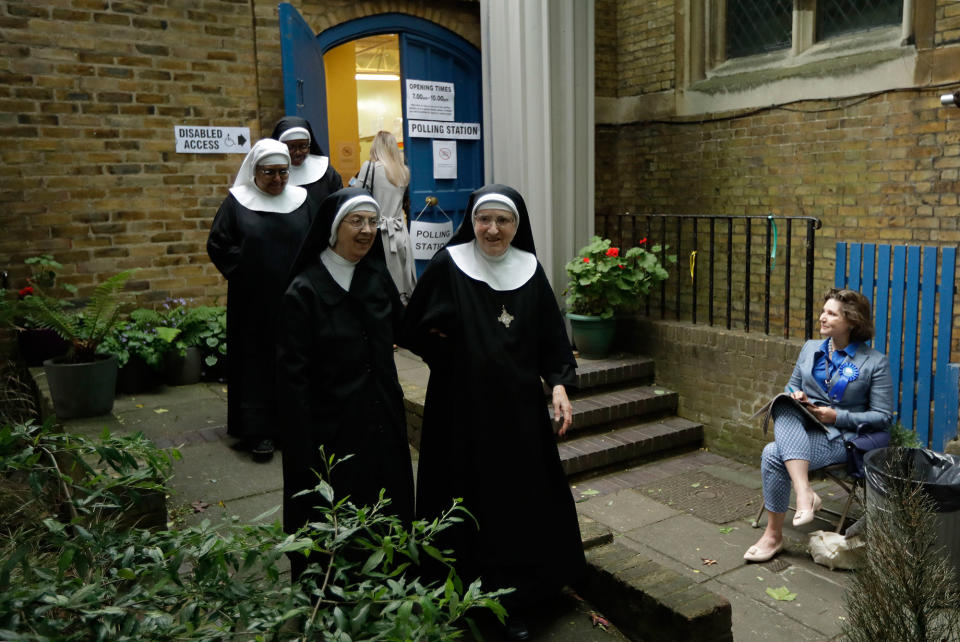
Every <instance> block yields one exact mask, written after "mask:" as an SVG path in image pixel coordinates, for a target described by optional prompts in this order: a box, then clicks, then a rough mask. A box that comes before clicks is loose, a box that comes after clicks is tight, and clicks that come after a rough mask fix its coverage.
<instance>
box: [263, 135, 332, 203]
mask: <svg viewBox="0 0 960 642" xmlns="http://www.w3.org/2000/svg"><path fill="white" fill-rule="evenodd" d="M270 138H273V139H276V140H278V141H280V142H281V143H284V144H286V146H287V149H289V151H290V184H291V185H299V186H300V187H302V188H304V189H305V190H307V194H308V195H309V196H310V198H311V199H313V201H314V202H315V204H316V205H317V206H319V205H320V203H321V202H322V201H323V199H325V198H326V197H327V196H329V195H330V194H333V193H334V192H336V191H337V190H338V189H340V188H342V187H343V179H341V178H340V174H339V173H337V170H335V169H334V168H333V165H331V164H330V158H328V157H327V156H326V155H324V153H323V150H322V149H321V148H320V143H318V142H317V137H316V136H315V135H314V133H313V128H312V127H311V126H310V123H309V122H308V121H307V120H306V119H305V118H300V117H299V116H284V117H283V118H281V119H280V120H278V121H277V124H276V126H275V127H274V128H273V133H272V134H271V135H270Z"/></svg>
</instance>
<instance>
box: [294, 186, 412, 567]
mask: <svg viewBox="0 0 960 642" xmlns="http://www.w3.org/2000/svg"><path fill="white" fill-rule="evenodd" d="M379 222H380V207H379V206H378V205H377V202H376V201H375V200H374V199H373V197H372V196H370V194H369V193H368V192H367V191H366V190H363V189H360V188H346V189H342V190H339V191H337V192H334V193H333V194H331V195H330V196H328V197H327V198H326V199H325V200H324V201H323V203H322V204H321V206H320V211H319V213H318V214H317V219H316V221H315V222H314V224H313V226H312V227H311V229H310V232H309V233H308V235H307V239H306V240H305V242H304V245H303V248H302V249H301V250H300V254H299V256H298V257H297V260H296V262H295V264H294V267H293V274H294V276H293V278H292V280H291V282H290V285H289V287H288V288H287V291H286V293H285V294H284V295H283V301H282V304H281V318H282V322H281V324H280V334H279V344H280V348H279V360H278V362H279V369H278V383H279V387H280V390H281V407H282V409H283V417H282V426H283V430H284V443H285V444H289V447H288V448H287V449H286V450H285V451H284V454H283V522H284V528H285V530H286V531H287V532H288V533H293V532H295V531H296V530H297V529H298V528H300V527H301V526H303V525H304V524H306V523H307V522H309V521H311V515H312V513H313V508H312V507H313V506H315V505H317V504H318V503H319V502H320V501H322V500H321V499H320V498H319V497H318V496H317V495H315V494H309V495H304V496H301V497H294V495H296V494H297V493H299V492H300V491H302V490H307V489H311V488H313V487H314V486H316V484H317V476H316V474H315V473H314V471H316V472H318V473H321V474H322V473H325V468H324V466H323V459H322V458H321V456H320V452H319V448H320V447H321V446H323V449H324V454H325V455H326V456H327V457H329V456H331V455H334V456H335V457H336V458H342V457H345V456H346V455H352V457H351V458H350V459H348V460H346V461H343V462H341V463H339V464H337V465H336V466H335V468H334V469H333V472H332V474H331V477H330V479H329V480H328V481H329V482H330V484H331V485H332V486H333V489H334V492H335V499H334V501H339V500H340V499H342V498H344V497H346V496H349V498H350V501H351V502H353V503H354V504H356V505H357V506H363V505H372V504H374V503H376V501H377V499H378V497H379V495H380V490H381V489H384V491H385V493H384V495H385V496H386V497H388V498H389V499H390V501H391V503H390V505H389V506H388V507H387V509H386V510H388V511H389V512H391V513H393V514H395V515H397V516H398V517H400V518H401V519H403V520H406V521H410V520H412V519H413V499H414V497H413V469H412V465H411V461H410V448H409V446H408V444H407V430H406V416H405V413H404V407H403V392H402V391H401V389H400V382H399V379H398V378H397V368H396V365H395V364H394V357H393V344H394V342H395V341H396V339H395V338H394V337H395V333H396V331H397V330H398V329H399V325H400V321H401V315H402V313H403V304H402V303H401V302H400V295H399V293H398V292H397V288H396V286H395V285H394V284H393V280H392V279H391V278H390V274H389V272H388V271H387V269H386V265H385V263H384V259H383V244H382V242H381V241H380V233H379V231H378V224H379ZM305 568H306V560H305V558H304V557H303V556H302V555H292V556H291V572H292V574H293V577H294V579H296V578H298V577H299V575H300V574H301V573H302V572H303V570H304V569H305Z"/></svg>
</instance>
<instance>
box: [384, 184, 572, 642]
mask: <svg viewBox="0 0 960 642" xmlns="http://www.w3.org/2000/svg"><path fill="white" fill-rule="evenodd" d="M467 211H468V212H469V216H467V217H466V218H464V221H463V223H462V224H461V225H460V227H459V229H458V230H457V232H456V233H455V234H454V235H453V238H452V239H451V240H450V243H449V244H448V245H447V247H446V248H445V249H444V250H442V251H440V252H439V253H438V254H437V255H436V256H435V257H434V258H433V260H432V261H431V263H430V265H429V266H427V269H426V270H425V271H424V273H423V276H422V277H421V279H420V281H419V282H418V283H417V288H416V289H415V290H414V291H413V296H412V297H411V299H410V303H409V305H408V306H407V310H406V316H405V320H404V330H403V333H402V335H401V340H400V344H401V345H404V346H407V347H409V348H410V349H411V350H413V351H414V352H415V353H417V354H418V355H420V356H421V357H423V359H424V360H425V361H426V362H427V365H429V366H430V381H429V384H428V385H427V398H426V403H425V405H424V414H423V437H422V439H421V442H420V464H419V468H418V469H417V515H418V517H419V518H423V519H427V520H432V519H434V518H435V517H437V516H438V515H440V514H441V513H442V512H443V511H444V510H446V509H447V508H448V507H449V506H450V504H451V503H452V501H453V498H454V497H462V498H463V505H464V507H465V508H466V509H467V510H469V511H471V512H472V513H473V515H474V516H475V517H476V518H477V524H478V525H479V529H478V528H476V525H475V524H474V523H473V522H472V521H470V520H465V521H464V522H463V523H461V524H458V525H457V526H456V527H454V528H452V529H450V530H449V531H445V532H444V533H443V536H444V537H446V538H447V541H445V542H443V546H444V547H446V546H449V547H451V548H453V549H454V557H456V559H457V567H458V570H459V571H460V574H461V577H463V578H464V580H465V581H470V580H472V579H473V578H474V577H476V576H478V575H479V576H480V577H482V578H483V585H484V587H485V588H488V589H489V588H503V587H515V588H516V589H517V590H516V592H514V593H511V594H509V595H507V596H505V597H504V598H503V599H502V603H503V605H504V606H505V607H506V608H507V610H508V611H509V613H510V618H509V619H508V620H507V627H506V631H505V633H506V636H507V637H508V638H509V639H514V640H524V639H527V638H528V637H529V631H528V630H527V627H526V624H525V622H524V617H525V615H526V613H527V612H528V611H530V610H531V609H533V608H534V607H537V606H538V605H539V603H540V602H542V601H545V600H547V599H549V598H550V597H554V596H557V595H559V592H560V589H561V587H562V586H563V585H564V584H572V583H574V582H575V581H576V580H577V579H578V577H579V576H580V575H581V573H582V571H583V568H584V564H585V562H584V558H583V548H582V545H581V543H580V530H579V527H578V525H577V513H576V509H575V507H574V504H573V497H572V496H571V494H570V488H569V486H568V485H567V481H566V477H565V476H564V474H563V469H562V467H561V464H560V457H559V455H558V453H557V444H556V441H555V438H554V435H553V430H551V424H550V417H549V415H548V412H547V403H548V402H547V401H546V399H545V398H544V394H543V383H542V381H541V379H542V380H543V381H545V382H546V383H547V385H548V387H549V388H550V389H551V391H552V406H553V414H554V419H555V421H556V428H557V430H558V431H559V433H560V434H563V433H564V432H565V431H566V430H567V428H569V426H570V423H571V415H572V406H571V404H570V401H569V400H568V398H567V392H566V388H567V387H568V386H571V385H574V384H575V383H576V361H575V360H574V358H573V353H572V351H571V350H570V342H569V340H568V339H567V334H566V329H565V327H564V322H563V318H562V317H561V316H560V310H559V308H558V306H557V300H556V298H555V297H554V294H553V289H552V288H551V287H550V284H549V282H548V281H547V277H546V274H545V273H544V271H543V268H542V267H541V266H540V263H539V262H538V261H537V256H536V252H535V249H534V244H533V233H532V228H531V225H530V215H529V214H528V213H527V208H526V205H525V204H524V202H523V198H522V197H521V196H520V194H519V193H518V192H517V191H516V190H514V189H512V188H510V187H507V186H505V185H489V186H487V187H484V188H482V189H479V190H477V191H476V192H474V193H473V194H472V195H471V196H470V201H469V202H468V203H467Z"/></svg>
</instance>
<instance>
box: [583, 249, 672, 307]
mask: <svg viewBox="0 0 960 642" xmlns="http://www.w3.org/2000/svg"><path fill="white" fill-rule="evenodd" d="M646 241H647V239H643V240H641V241H640V243H639V245H638V246H637V247H632V248H630V249H629V250H627V252H626V253H625V254H622V253H621V252H620V248H617V247H612V243H611V241H610V239H602V238H600V237H599V236H594V237H593V238H592V239H590V243H589V244H588V245H585V246H584V247H582V248H581V249H580V252H579V253H578V255H577V256H576V257H574V258H573V259H571V260H570V261H569V262H568V263H567V265H566V270H567V276H568V277H569V278H570V281H569V284H568V286H567V289H566V290H564V294H567V295H568V296H567V306H568V308H567V309H568V311H569V312H572V313H573V314H583V315H589V316H598V317H602V318H605V319H609V318H610V317H612V316H613V315H614V314H616V313H621V312H631V311H634V310H636V309H637V308H639V306H640V304H641V303H642V297H644V296H646V295H647V294H648V293H649V292H650V288H651V287H653V286H654V285H656V284H657V283H660V282H661V281H663V280H665V279H666V278H667V277H668V276H669V274H668V272H667V270H666V269H665V268H664V267H663V265H662V264H661V263H660V257H659V254H660V253H661V250H663V249H666V248H661V246H659V245H654V246H652V247H651V248H650V249H649V251H648V250H647V249H645V248H643V247H640V246H641V245H643V244H645V243H646ZM666 260H667V262H668V263H674V262H676V256H673V255H670V256H667V257H666Z"/></svg>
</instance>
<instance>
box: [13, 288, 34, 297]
mask: <svg viewBox="0 0 960 642" xmlns="http://www.w3.org/2000/svg"><path fill="white" fill-rule="evenodd" d="M17 294H18V295H19V296H20V298H21V299H24V298H26V297H28V296H30V295H31V294H33V288H32V287H31V286H29V285H28V286H27V287H25V288H23V289H22V290H20V291H19V292H18V293H17Z"/></svg>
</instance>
